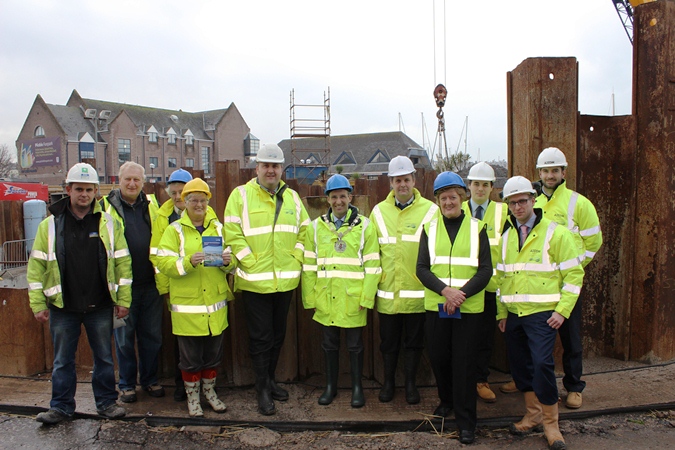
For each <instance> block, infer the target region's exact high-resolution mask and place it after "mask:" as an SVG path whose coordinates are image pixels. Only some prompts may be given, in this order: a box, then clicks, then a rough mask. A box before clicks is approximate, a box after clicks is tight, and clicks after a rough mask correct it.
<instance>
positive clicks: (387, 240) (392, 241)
mask: <svg viewBox="0 0 675 450" xmlns="http://www.w3.org/2000/svg"><path fill="white" fill-rule="evenodd" d="M377 242H379V243H380V245H385V244H396V237H386V238H385V237H381V238H377Z"/></svg>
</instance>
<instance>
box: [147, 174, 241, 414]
mask: <svg viewBox="0 0 675 450" xmlns="http://www.w3.org/2000/svg"><path fill="white" fill-rule="evenodd" d="M181 196H182V198H183V200H184V201H185V204H186V209H185V211H184V212H183V214H182V216H181V218H180V219H178V220H177V221H175V222H173V223H171V224H170V225H169V226H168V227H167V229H166V231H165V232H164V235H163V236H162V240H161V241H160V243H159V248H158V250H157V260H158V268H159V270H160V272H162V273H163V274H165V275H166V276H168V277H169V296H170V309H171V326H172V330H173V334H175V335H176V336H177V337H178V350H179V353H180V363H179V364H178V367H179V368H180V370H181V373H182V375H183V381H184V383H185V391H186V393H187V403H188V413H189V414H190V416H191V417H200V416H203V415H204V413H203V411H202V407H201V404H200V401H199V391H200V385H201V388H202V390H203V392H204V397H206V400H207V401H208V402H209V404H210V405H211V407H212V408H213V410H214V411H216V412H218V413H221V412H225V409H226V407H225V405H224V404H223V402H221V401H220V400H219V399H218V396H217V395H216V392H215V389H214V388H215V385H216V375H217V368H218V366H219V365H220V363H221V360H222V357H223V331H224V330H225V329H226V328H227V325H228V323H227V302H228V300H233V299H234V296H233V295H232V291H231V290H230V287H229V285H228V284H227V278H226V274H227V273H228V272H229V271H231V270H232V269H233V268H234V263H233V262H232V254H231V251H230V249H229V248H227V247H225V249H224V250H223V252H222V254H221V256H222V258H223V265H222V266H219V267H218V266H215V265H213V266H212V265H208V260H207V254H206V253H205V252H204V247H203V238H204V237H205V236H212V237H217V236H219V237H221V238H222V236H223V225H222V224H221V223H220V222H219V221H218V218H217V217H216V215H215V213H214V212H213V210H212V209H211V208H208V203H209V199H210V198H211V192H210V190H209V187H208V185H207V184H206V183H205V182H204V181H203V180H201V179H200V178H195V179H194V180H192V181H189V182H188V183H186V184H185V187H184V188H183V192H182V194H181ZM205 261H206V262H207V265H205Z"/></svg>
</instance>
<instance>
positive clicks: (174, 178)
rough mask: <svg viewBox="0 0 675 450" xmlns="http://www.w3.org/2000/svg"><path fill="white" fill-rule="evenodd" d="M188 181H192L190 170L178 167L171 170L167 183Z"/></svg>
mask: <svg viewBox="0 0 675 450" xmlns="http://www.w3.org/2000/svg"><path fill="white" fill-rule="evenodd" d="M188 181H192V175H190V172H188V171H187V170H183V169H178V170H174V171H173V172H171V175H169V181H168V183H167V184H171V183H187V182H188Z"/></svg>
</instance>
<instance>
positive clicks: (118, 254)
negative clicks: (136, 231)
mask: <svg viewBox="0 0 675 450" xmlns="http://www.w3.org/2000/svg"><path fill="white" fill-rule="evenodd" d="M155 250H157V249H155ZM130 254H131V253H129V249H128V248H123V249H122V250H116V251H115V253H113V256H114V257H115V258H124V257H125V256H129V255H130Z"/></svg>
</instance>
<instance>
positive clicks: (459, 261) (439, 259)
mask: <svg viewBox="0 0 675 450" xmlns="http://www.w3.org/2000/svg"><path fill="white" fill-rule="evenodd" d="M431 264H446V265H447V264H449V265H451V266H469V267H478V258H463V257H459V256H436V257H434V258H433V259H432V260H431Z"/></svg>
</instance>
